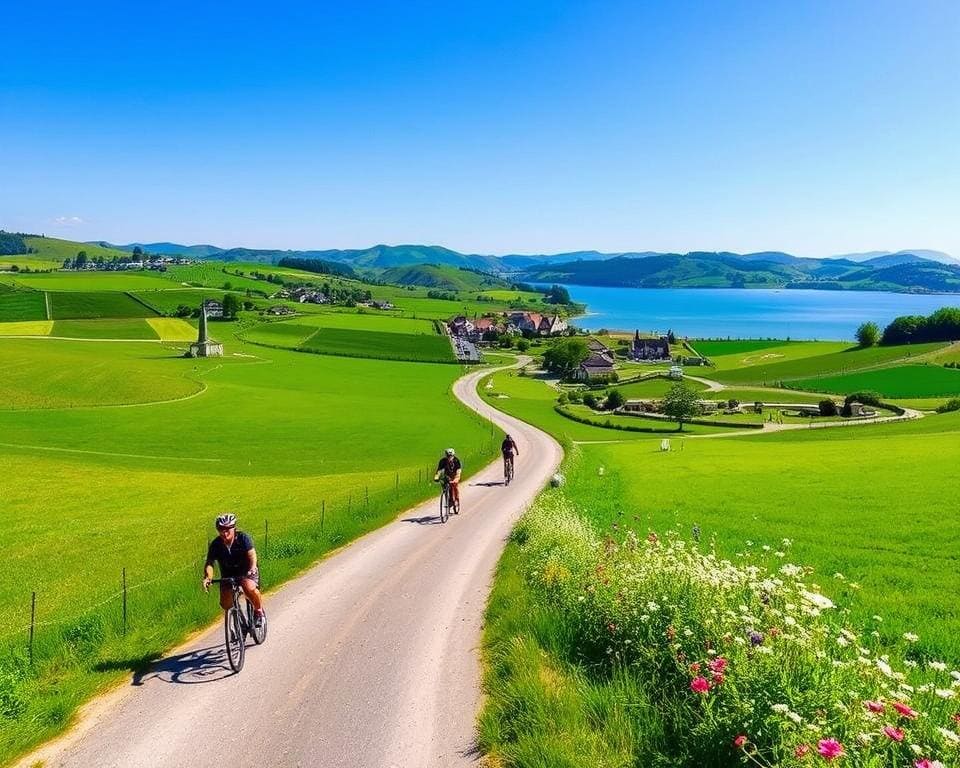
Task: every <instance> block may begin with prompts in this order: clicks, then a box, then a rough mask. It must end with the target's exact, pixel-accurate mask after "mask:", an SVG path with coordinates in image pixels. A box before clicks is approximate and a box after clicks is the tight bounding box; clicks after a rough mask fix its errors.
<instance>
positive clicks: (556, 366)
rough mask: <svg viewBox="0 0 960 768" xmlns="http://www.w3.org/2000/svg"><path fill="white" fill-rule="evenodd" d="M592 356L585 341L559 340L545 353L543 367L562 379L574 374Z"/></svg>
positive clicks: (573, 339)
mask: <svg viewBox="0 0 960 768" xmlns="http://www.w3.org/2000/svg"><path fill="white" fill-rule="evenodd" d="M589 355H590V350H589V349H588V348H587V342H585V341H584V340H583V339H575V338H568V339H558V340H557V341H555V342H553V343H552V344H551V345H550V346H549V347H547V349H546V351H545V352H544V353H543V367H544V368H546V369H547V370H548V371H550V372H551V373H556V374H558V375H560V376H561V377H566V376H569V375H570V374H572V373H573V372H574V371H575V370H577V367H578V366H579V365H580V363H582V362H583V361H584V360H586V359H587V357H589Z"/></svg>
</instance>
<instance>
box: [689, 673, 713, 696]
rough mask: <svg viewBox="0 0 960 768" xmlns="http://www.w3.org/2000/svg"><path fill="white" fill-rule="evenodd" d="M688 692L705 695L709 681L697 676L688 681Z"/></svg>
mask: <svg viewBox="0 0 960 768" xmlns="http://www.w3.org/2000/svg"><path fill="white" fill-rule="evenodd" d="M690 690H691V691H693V692H694V693H706V692H707V691H709V690H710V681H709V680H707V678H705V677H700V676H697V677H695V678H693V680H691V681H690Z"/></svg>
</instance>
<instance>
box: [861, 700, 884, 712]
mask: <svg viewBox="0 0 960 768" xmlns="http://www.w3.org/2000/svg"><path fill="white" fill-rule="evenodd" d="M863 706H865V707H866V708H867V709H868V710H869V711H870V712H883V702H882V701H865V702H863Z"/></svg>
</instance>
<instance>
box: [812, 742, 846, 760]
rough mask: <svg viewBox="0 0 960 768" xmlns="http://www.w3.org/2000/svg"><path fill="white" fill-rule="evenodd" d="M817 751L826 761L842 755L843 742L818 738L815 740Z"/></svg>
mask: <svg viewBox="0 0 960 768" xmlns="http://www.w3.org/2000/svg"><path fill="white" fill-rule="evenodd" d="M817 752H819V753H820V756H821V757H823V759H824V760H827V761H828V762H829V761H830V760H836V759H837V758H838V757H843V744H841V743H840V742H839V741H837V740H836V739H820V741H818V742H817Z"/></svg>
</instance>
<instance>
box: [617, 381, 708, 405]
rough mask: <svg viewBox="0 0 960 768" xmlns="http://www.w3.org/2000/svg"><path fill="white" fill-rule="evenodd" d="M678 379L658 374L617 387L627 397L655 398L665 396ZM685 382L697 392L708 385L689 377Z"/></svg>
mask: <svg viewBox="0 0 960 768" xmlns="http://www.w3.org/2000/svg"><path fill="white" fill-rule="evenodd" d="M676 383H677V382H676V381H673V380H672V379H668V378H667V377H666V376H657V377H656V378H652V379H646V380H645V381H637V382H633V383H629V384H620V385H618V386H617V387H616V389H619V390H620V391H621V392H622V393H623V396H624V397H625V398H627V399H628V400H630V399H645V398H655V397H663V396H664V395H665V394H667V391H668V390H669V389H670V387H672V386H673V385H674V384H676ZM684 384H685V385H686V387H687V388H688V389H692V390H694V391H695V392H702V391H703V390H705V389H706V386H705V385H703V384H701V383H700V382H699V381H693V380H692V379H687V380H685V381H684Z"/></svg>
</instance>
